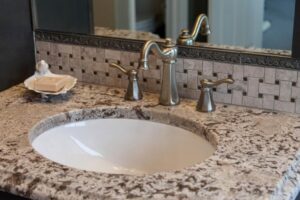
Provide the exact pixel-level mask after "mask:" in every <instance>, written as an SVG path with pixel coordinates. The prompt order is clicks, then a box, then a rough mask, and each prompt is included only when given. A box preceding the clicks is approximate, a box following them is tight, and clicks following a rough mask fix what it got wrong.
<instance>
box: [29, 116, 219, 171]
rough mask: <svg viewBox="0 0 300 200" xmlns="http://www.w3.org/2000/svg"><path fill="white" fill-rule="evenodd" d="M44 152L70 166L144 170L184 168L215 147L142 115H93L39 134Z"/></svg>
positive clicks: (40, 149) (37, 144)
mask: <svg viewBox="0 0 300 200" xmlns="http://www.w3.org/2000/svg"><path fill="white" fill-rule="evenodd" d="M31 143H32V146H33V148H34V149H35V150H36V151H37V152H39V153H40V154H41V155H43V156H44V157H46V158H48V159H50V160H52V161H54V162H57V163H60V164H62V165H66V166H69V167H73V168H77V169H81V170H89V171H95V172H103V173H113V174H129V175H144V174H151V173H155V172H163V171H173V170H180V169H182V168H185V167H189V166H192V165H193V164H196V163H199V162H201V161H203V160H204V159H206V158H208V157H209V156H210V155H212V154H213V152H214V151H215V148H214V147H213V146H212V145H211V144H210V143H209V142H208V141H206V140H205V139H203V138H202V137H200V136H198V135H196V134H194V133H191V132H189V131H187V130H184V129H182V128H178V127H174V126H170V125H166V124H162V123H156V122H151V121H146V120H136V119H92V120H84V121H78V122H73V123H67V124H64V125H60V126H57V127H54V128H51V129H49V130H47V131H45V132H43V133H41V134H39V135H38V136H37V137H35V138H33V139H32V141H31Z"/></svg>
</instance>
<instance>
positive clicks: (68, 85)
mask: <svg viewBox="0 0 300 200" xmlns="http://www.w3.org/2000/svg"><path fill="white" fill-rule="evenodd" d="M42 77H58V78H65V80H66V81H65V84H64V87H63V88H62V89H61V90H59V91H57V92H47V91H41V90H37V89H35V87H34V83H35V82H36V81H37V80H39V79H40V78H42ZM76 83H77V79H76V78H74V77H72V76H69V75H59V74H53V73H52V72H50V70H49V65H48V64H47V63H46V62H45V61H44V60H42V61H40V62H38V63H37V65H36V71H35V73H34V75H32V76H31V77H29V78H27V79H26V80H25V81H24V85H25V87H26V88H27V89H29V90H32V91H35V92H37V93H40V94H42V96H47V95H60V94H66V93H67V92H68V91H69V90H71V89H72V88H73V87H74V86H75V85H76Z"/></svg>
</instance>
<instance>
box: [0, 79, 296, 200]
mask: <svg viewBox="0 0 300 200" xmlns="http://www.w3.org/2000/svg"><path fill="white" fill-rule="evenodd" d="M123 95H124V91H123V90H122V89H115V88H107V87H103V86H98V85H91V84H83V83H79V84H77V86H76V87H75V88H74V89H73V90H72V92H70V93H69V94H67V95H65V96H60V97H53V98H50V99H47V100H43V99H41V98H40V96H39V95H37V94H35V93H32V92H29V91H26V89H25V88H24V87H23V86H22V85H18V86H15V87H12V88H10V89H8V90H6V91H3V92H1V93H0V141H1V142H0V174H1V175H0V190H1V191H6V192H10V193H14V194H17V195H21V196H25V197H29V198H32V199H72V200H74V199H115V198H119V199H125V198H131V199H218V200H219V199H255V200H259V199H263V200H265V199H280V200H283V199H294V198H295V197H296V195H297V194H298V191H299V188H300V162H299V158H300V155H299V148H300V118H299V116H297V115H293V114H286V113H274V112H268V111H263V110H257V109H250V108H244V107H236V106H224V105H220V104H219V105H217V111H216V112H214V113H209V114H208V113H199V112H196V111H195V106H196V102H195V101H194V100H182V102H181V104H180V105H179V106H176V107H171V108H170V107H163V106H159V105H158V104H157V102H158V96H157V95H155V94H148V93H146V94H145V95H144V100H143V101H141V102H125V101H124V100H123ZM91 108H95V109H94V111H95V110H96V112H91ZM80 109H84V110H83V111H82V110H80ZM122 112H123V114H124V113H127V114H126V115H123V114H120V113H122ZM59 113H64V114H61V116H65V118H64V119H65V120H66V121H72V119H74V120H75V119H78V117H79V116H81V115H84V116H86V117H88V118H93V117H95V116H96V117H97V116H98V117H99V116H102V117H126V116H131V117H132V118H139V119H145V120H154V121H162V122H165V123H169V124H173V125H176V126H179V127H185V128H186V129H189V130H192V131H194V132H197V134H200V135H202V136H203V137H205V138H206V139H208V140H209V141H210V142H211V143H212V144H214V145H216V148H217V150H216V152H215V153H214V154H213V155H212V156H211V157H209V158H208V159H206V160H205V161H204V162H202V163H199V164H196V165H194V166H191V167H188V168H185V169H183V170H180V171H175V172H162V173H155V174H152V175H145V176H130V175H113V174H104V173H96V172H87V171H81V170H77V169H74V168H69V167H66V166H62V165H60V164H57V163H54V162H52V161H50V160H47V159H45V158H44V157H42V156H41V155H39V154H37V153H36V152H35V151H34V150H33V149H32V147H31V145H30V142H29V139H28V133H29V132H30V130H31V129H32V127H33V126H34V125H36V124H37V123H39V122H40V121H41V120H43V119H45V118H49V117H50V118H49V119H48V121H51V116H53V115H55V114H59ZM97 113H98V114H97ZM101 113H102V115H101ZM104 113H105V114H104ZM46 121H47V120H46ZM53 121H55V120H53ZM44 122H45V120H44ZM53 123H55V122H53ZM42 125H43V123H40V127H42ZM54 125H55V124H54ZM52 126H53V125H52ZM198 130H202V131H198Z"/></svg>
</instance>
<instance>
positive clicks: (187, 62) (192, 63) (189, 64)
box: [183, 59, 203, 71]
mask: <svg viewBox="0 0 300 200" xmlns="http://www.w3.org/2000/svg"><path fill="white" fill-rule="evenodd" d="M202 62H203V61H202V60H193V59H184V60H183V68H184V69H188V70H198V71H202Z"/></svg>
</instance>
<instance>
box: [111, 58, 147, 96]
mask: <svg viewBox="0 0 300 200" xmlns="http://www.w3.org/2000/svg"><path fill="white" fill-rule="evenodd" d="M109 66H110V67H114V68H117V69H119V70H120V71H121V72H123V73H124V74H126V75H127V76H128V80H129V82H128V86H127V91H126V93H125V97H124V99H125V100H128V101H138V100H141V99H142V98H143V93H142V91H141V89H140V87H139V82H138V76H137V75H138V71H137V70H135V69H131V70H126V69H125V68H124V67H123V66H121V65H118V64H116V63H111V64H109Z"/></svg>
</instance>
